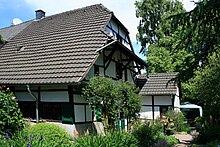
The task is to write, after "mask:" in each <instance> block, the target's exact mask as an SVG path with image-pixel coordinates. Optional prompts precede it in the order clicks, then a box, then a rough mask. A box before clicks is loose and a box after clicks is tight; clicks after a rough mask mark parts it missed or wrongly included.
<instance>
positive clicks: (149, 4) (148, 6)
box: [135, 0, 183, 51]
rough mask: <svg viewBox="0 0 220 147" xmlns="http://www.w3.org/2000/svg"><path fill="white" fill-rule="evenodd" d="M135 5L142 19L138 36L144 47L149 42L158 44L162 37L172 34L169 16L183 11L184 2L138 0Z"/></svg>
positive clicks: (138, 15)
mask: <svg viewBox="0 0 220 147" xmlns="http://www.w3.org/2000/svg"><path fill="white" fill-rule="evenodd" d="M135 6H136V16H137V17H138V18H140V19H141V20H140V24H139V26H138V32H139V33H138V35H137V38H138V40H139V41H140V42H141V46H142V47H143V48H144V47H146V45H148V44H150V45H152V44H158V42H159V40H160V39H161V38H164V37H165V36H170V35H172V32H171V31H172V29H171V24H170V20H168V19H167V18H168V17H169V16H170V15H171V14H179V13H181V12H182V11H183V5H182V3H181V2H179V1H177V0H174V1H170V0H142V1H136V2H135ZM142 51H143V50H142Z"/></svg>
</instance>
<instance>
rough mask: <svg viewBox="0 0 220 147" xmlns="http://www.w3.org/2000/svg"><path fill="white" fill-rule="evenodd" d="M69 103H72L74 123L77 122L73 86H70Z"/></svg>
mask: <svg viewBox="0 0 220 147" xmlns="http://www.w3.org/2000/svg"><path fill="white" fill-rule="evenodd" d="M68 94H69V103H70V104H71V105H72V114H73V115H72V117H73V123H75V112H74V111H75V110H74V97H73V86H68Z"/></svg>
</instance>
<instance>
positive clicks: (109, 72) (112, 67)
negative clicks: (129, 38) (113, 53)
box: [105, 62, 116, 78]
mask: <svg viewBox="0 0 220 147" xmlns="http://www.w3.org/2000/svg"><path fill="white" fill-rule="evenodd" d="M105 75H107V76H110V77H113V78H116V64H115V62H111V63H110V64H109V66H108V68H107V69H106V71H105Z"/></svg>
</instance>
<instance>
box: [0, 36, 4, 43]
mask: <svg viewBox="0 0 220 147" xmlns="http://www.w3.org/2000/svg"><path fill="white" fill-rule="evenodd" d="M3 43H4V40H3V38H2V36H1V35H0V44H3Z"/></svg>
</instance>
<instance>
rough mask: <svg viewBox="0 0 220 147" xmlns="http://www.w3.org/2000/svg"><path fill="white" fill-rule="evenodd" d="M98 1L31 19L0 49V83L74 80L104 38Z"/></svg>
mask: <svg viewBox="0 0 220 147" xmlns="http://www.w3.org/2000/svg"><path fill="white" fill-rule="evenodd" d="M111 16H112V12H110V11H109V10H108V9H106V8H105V7H104V6H102V5H101V4H98V5H93V6H89V7H85V8H81V9H76V10H73V11H68V12H64V13H60V14H57V15H52V16H48V17H45V18H43V19H41V20H38V21H33V22H32V23H31V24H30V25H28V26H27V27H26V28H25V29H23V30H22V31H21V32H19V33H18V34H17V35H16V36H15V37H14V38H13V39H12V40H11V41H9V42H8V43H7V44H6V45H4V47H2V48H1V49H0V83H1V84H48V83H74V82H78V81H79V80H81V78H82V77H83V75H84V74H85V73H86V71H87V70H88V68H89V67H90V66H91V65H92V64H93V62H94V61H95V60H96V58H97V57H98V55H99V54H98V53H97V52H96V50H98V49H99V48H101V47H102V46H104V45H105V44H106V42H107V35H106V34H105V33H103V31H104V28H105V26H106V24H107V23H108V21H109V19H110V18H111Z"/></svg>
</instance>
